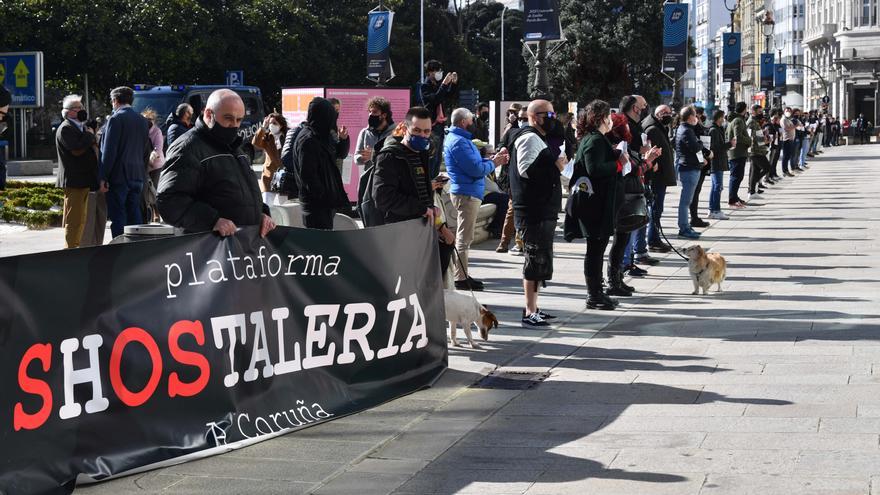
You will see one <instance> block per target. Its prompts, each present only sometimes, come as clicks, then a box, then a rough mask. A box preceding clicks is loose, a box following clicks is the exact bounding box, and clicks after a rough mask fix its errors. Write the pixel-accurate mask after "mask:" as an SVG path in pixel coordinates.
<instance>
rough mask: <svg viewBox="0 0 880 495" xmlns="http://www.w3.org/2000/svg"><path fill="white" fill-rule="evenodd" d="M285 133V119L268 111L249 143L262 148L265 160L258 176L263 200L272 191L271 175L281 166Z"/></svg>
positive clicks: (265, 199)
mask: <svg viewBox="0 0 880 495" xmlns="http://www.w3.org/2000/svg"><path fill="white" fill-rule="evenodd" d="M286 134H287V119H285V118H284V116H283V115H281V114H280V113H277V112H273V113H270V114H269V115H267V116H266V118H265V119H264V120H263V125H262V126H260V128H259V129H257V133H256V134H254V138H253V140H251V144H253V145H254V148H257V149H261V150H263V153H265V154H266V161H265V162H263V175H262V177H260V190H261V191H262V192H263V201H266V202H267V203H268V202H269V197H268V196H269V194H267V193H271V192H272V188H271V184H272V176H274V175H275V172H277V171H278V169H280V168H281V146H282V144H283V143H284V136H285V135H286Z"/></svg>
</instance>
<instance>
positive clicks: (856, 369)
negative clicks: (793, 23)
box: [764, 360, 871, 375]
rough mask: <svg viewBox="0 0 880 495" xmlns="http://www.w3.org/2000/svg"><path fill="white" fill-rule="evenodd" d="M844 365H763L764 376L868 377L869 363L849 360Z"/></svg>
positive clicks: (869, 372) (869, 371)
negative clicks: (841, 375)
mask: <svg viewBox="0 0 880 495" xmlns="http://www.w3.org/2000/svg"><path fill="white" fill-rule="evenodd" d="M850 361H851V362H845V363H819V362H817V363H811V364H784V363H767V364H765V365H764V374H765V375H803V374H810V375H819V374H826V373H827V374H831V375H838V374H843V375H870V374H871V363H870V362H869V361H859V360H850Z"/></svg>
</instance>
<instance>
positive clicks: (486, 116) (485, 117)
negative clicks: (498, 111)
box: [480, 112, 489, 120]
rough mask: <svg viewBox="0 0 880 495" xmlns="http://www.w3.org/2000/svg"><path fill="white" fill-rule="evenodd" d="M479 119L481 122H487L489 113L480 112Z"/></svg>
mask: <svg viewBox="0 0 880 495" xmlns="http://www.w3.org/2000/svg"><path fill="white" fill-rule="evenodd" d="M480 118H481V119H483V120H489V112H480Z"/></svg>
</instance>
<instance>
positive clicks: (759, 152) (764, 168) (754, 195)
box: [746, 105, 770, 201]
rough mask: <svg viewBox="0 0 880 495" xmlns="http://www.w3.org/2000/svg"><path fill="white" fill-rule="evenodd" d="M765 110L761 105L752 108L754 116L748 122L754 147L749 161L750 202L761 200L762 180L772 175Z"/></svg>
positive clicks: (750, 148) (750, 151) (750, 150)
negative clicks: (765, 127)
mask: <svg viewBox="0 0 880 495" xmlns="http://www.w3.org/2000/svg"><path fill="white" fill-rule="evenodd" d="M763 121H764V108H763V107H761V105H755V106H753V107H752V116H751V117H750V118H749V120H748V122H746V127H747V128H748V132H749V136H750V137H751V138H752V146H751V147H749V160H750V161H751V163H752V168H751V170H750V171H749V201H751V200H753V199H761V196H760V195H761V194H763V193H764V190H763V189H761V179H763V178H764V177H765V176H766V175H767V174H769V173H770V162H769V161H767V146H766V145H765V144H764V143H765V142H766V136H765V135H764V126H763Z"/></svg>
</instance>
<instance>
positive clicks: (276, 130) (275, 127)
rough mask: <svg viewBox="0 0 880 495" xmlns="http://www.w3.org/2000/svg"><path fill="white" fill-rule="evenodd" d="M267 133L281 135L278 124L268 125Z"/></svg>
mask: <svg viewBox="0 0 880 495" xmlns="http://www.w3.org/2000/svg"><path fill="white" fill-rule="evenodd" d="M269 132H271V133H272V134H275V135H278V134H281V126H280V125H278V124H269Z"/></svg>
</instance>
